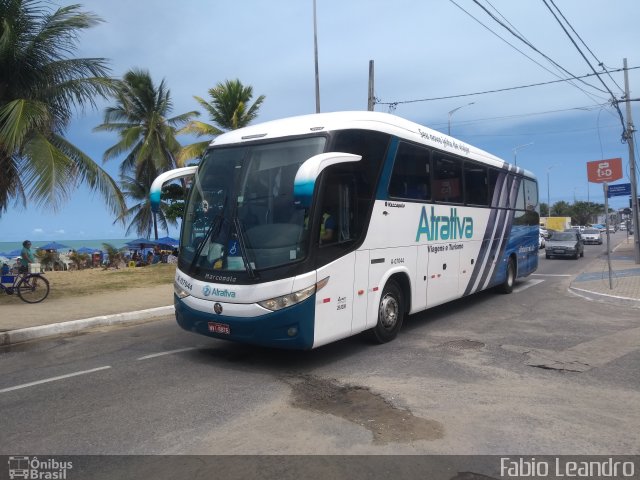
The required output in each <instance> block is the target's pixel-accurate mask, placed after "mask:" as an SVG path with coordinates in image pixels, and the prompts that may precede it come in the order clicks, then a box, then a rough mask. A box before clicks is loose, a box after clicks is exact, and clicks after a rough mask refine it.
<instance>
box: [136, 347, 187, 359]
mask: <svg viewBox="0 0 640 480" xmlns="http://www.w3.org/2000/svg"><path fill="white" fill-rule="evenodd" d="M197 348H198V347H188V348H179V349H177V350H169V351H167V352H159V353H152V354H151V355H145V356H144V357H140V358H138V359H137V360H147V359H148V358H156V357H162V356H163V355H172V354H174V353H180V352H188V351H189V350H196V349H197Z"/></svg>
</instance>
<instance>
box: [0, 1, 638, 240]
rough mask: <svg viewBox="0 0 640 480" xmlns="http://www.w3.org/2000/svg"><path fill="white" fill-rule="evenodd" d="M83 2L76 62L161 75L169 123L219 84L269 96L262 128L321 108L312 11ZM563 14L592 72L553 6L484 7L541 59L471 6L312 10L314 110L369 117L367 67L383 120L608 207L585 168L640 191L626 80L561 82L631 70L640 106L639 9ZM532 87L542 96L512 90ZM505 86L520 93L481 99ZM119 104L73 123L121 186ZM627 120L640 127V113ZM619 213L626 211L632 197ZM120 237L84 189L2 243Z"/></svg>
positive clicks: (626, 5)
mask: <svg viewBox="0 0 640 480" xmlns="http://www.w3.org/2000/svg"><path fill="white" fill-rule="evenodd" d="M77 1H78V3H81V5H82V6H83V9H84V10H86V11H90V12H93V13H95V14H97V15H98V16H100V17H101V18H102V19H103V23H101V24H99V25H98V26H96V27H93V28H91V29H89V30H86V31H84V32H83V33H82V34H81V36H80V38H79V43H78V50H77V55H76V56H78V57H103V58H107V59H108V60H109V65H110V67H111V74H112V75H113V76H114V77H122V76H123V75H124V73H125V72H126V71H128V70H130V69H132V68H141V69H146V70H148V71H149V72H150V74H151V76H152V78H153V80H154V82H156V84H158V83H159V82H160V81H161V80H163V79H164V80H165V82H166V84H167V86H168V88H169V89H170V90H171V97H172V99H173V107H174V108H173V112H172V113H173V115H178V114H181V113H184V112H188V111H191V110H199V109H200V108H199V105H198V104H197V103H196V101H195V100H194V98H193V96H194V95H197V96H200V97H203V98H208V96H207V91H208V90H209V89H210V88H212V87H214V86H215V85H216V84H217V83H219V82H224V81H225V80H227V79H229V80H230V79H236V78H237V79H239V80H240V81H241V82H242V83H243V84H244V85H251V86H252V87H253V92H254V98H255V97H257V96H258V95H265V97H266V99H265V101H264V103H263V105H262V107H261V108H260V112H259V116H258V119H257V120H256V121H255V122H254V123H258V122H262V121H268V120H274V119H278V118H284V117H288V116H293V115H301V114H308V113H314V112H315V108H316V104H315V69H314V28H313V27H314V22H313V3H314V2H313V0H269V1H267V0H235V1H233V2H231V1H216V0H184V1H182V2H174V1H167V0H136V1H134V2H132V1H126V2H125V1H124V0H110V1H104V0H84V1H83V0H77ZM554 2H555V5H557V7H558V8H559V10H560V12H561V13H562V16H564V18H566V20H568V22H569V24H570V26H571V28H572V29H573V30H574V31H575V32H577V34H578V35H579V38H578V37H577V36H576V35H575V33H573V32H571V30H569V31H570V32H571V33H572V36H573V37H574V39H575V40H576V42H577V44H578V47H580V50H581V51H582V52H583V53H584V54H585V55H586V57H587V60H588V62H587V60H585V59H584V58H583V57H582V55H581V54H580V52H579V50H578V48H577V47H576V46H575V45H574V44H573V43H572V42H571V40H570V39H569V37H568V36H567V34H566V33H565V32H564V31H563V29H562V28H561V26H560V24H559V23H558V21H557V20H556V19H555V18H554V16H553V15H552V13H551V12H550V10H549V9H548V8H547V6H546V5H545V0H519V1H517V2H514V1H513V0H478V3H480V4H482V5H484V6H485V7H486V8H487V9H488V10H489V11H490V12H492V13H493V14H494V16H496V17H497V18H498V19H501V20H502V22H503V23H504V24H506V25H508V26H509V28H510V29H511V30H512V31H513V32H517V33H518V34H519V35H520V36H521V37H523V38H525V39H526V41H527V42H528V43H529V44H530V45H531V46H533V47H534V48H535V49H537V51H538V52H540V53H538V52H536V51H535V50H534V49H532V48H531V46H528V45H526V44H525V43H523V42H522V41H521V40H519V39H518V38H516V36H515V35H514V34H512V33H510V32H509V31H508V30H507V29H505V28H503V27H502V26H500V25H499V24H498V23H497V22H496V21H495V20H494V19H492V18H491V17H490V16H489V15H488V14H487V13H486V12H485V11H484V10H483V9H482V8H480V7H479V6H478V5H477V4H476V3H475V2H474V1H473V0H429V1H424V0H394V1H393V2H391V1H389V0H387V1H382V0H349V1H344V0H316V24H317V40H318V65H319V83H320V109H321V111H322V112H330V111H339V110H366V109H367V88H368V76H369V61H370V60H373V61H374V64H375V76H374V78H375V87H374V90H375V96H376V99H377V103H376V106H375V110H376V111H382V112H390V111H391V112H392V113H394V114H395V115H398V116H400V117H404V118H407V119H409V120H412V121H414V122H417V123H420V124H422V125H425V126H427V127H430V128H433V129H435V130H438V131H441V132H444V133H446V132H447V131H448V129H449V127H450V129H451V135H452V136H454V137H456V138H458V139H460V140H462V141H465V142H467V143H469V144H472V145H475V146H477V147H479V148H482V149H484V150H486V151H488V152H490V153H492V154H494V155H497V156H499V157H501V158H503V159H505V160H507V161H511V162H514V161H515V162H517V164H518V166H521V167H524V168H526V169H527V170H530V171H531V172H533V173H534V174H535V175H536V176H537V177H538V181H539V189H540V201H541V202H545V203H546V202H548V201H550V203H551V204H554V203H555V202H557V201H560V200H564V201H567V202H569V203H572V202H574V201H587V200H588V201H593V202H598V203H604V196H603V191H602V186H601V185H597V184H589V183H588V181H587V168H586V163H587V162H588V161H593V160H600V159H609V158H617V157H619V158H622V161H623V169H624V172H625V178H623V179H621V180H619V181H618V182H616V183H628V182H629V181H630V180H629V176H628V175H629V163H628V160H629V152H628V146H627V144H626V143H622V142H621V135H622V131H623V127H622V123H621V119H620V117H619V115H618V113H617V112H616V110H615V109H614V108H613V107H611V105H610V100H611V98H612V95H611V93H613V96H614V97H615V98H616V99H620V98H622V95H623V91H622V89H623V88H624V77H623V73H622V72H621V71H620V72H615V73H611V76H610V77H609V76H608V75H603V76H601V77H600V78H601V79H602V81H603V82H605V83H606V88H608V89H609V90H611V93H609V92H608V91H607V90H606V89H605V86H604V85H603V84H602V83H601V82H600V80H599V79H598V78H597V77H595V76H592V77H589V78H585V79H584V81H585V82H588V83H589V84H590V85H591V86H589V85H585V84H583V83H581V82H580V81H578V80H574V81H573V82H571V83H569V82H565V81H557V80H560V79H566V78H569V77H571V76H582V75H586V74H590V73H593V70H592V67H593V68H595V69H596V71H598V72H601V70H602V67H599V66H598V64H600V63H601V64H602V65H603V66H604V67H605V68H607V69H609V70H617V69H621V68H622V63H623V58H627V62H628V67H629V69H630V70H629V72H628V73H629V85H630V92H631V94H630V97H631V98H638V97H640V68H638V67H640V54H639V53H637V52H638V46H639V45H640V29H639V28H638V27H637V22H638V19H640V2H638V1H637V0H614V1H608V0H553V1H552V0H546V3H547V4H548V5H549V6H551V7H553V5H554ZM70 3H72V2H66V1H60V0H51V1H50V2H49V4H50V5H51V6H52V7H53V8H57V7H59V6H65V5H68V4H70ZM73 3H75V2H73ZM556 14H557V15H558V13H557V11H556ZM567 28H568V29H569V27H567ZM585 45H586V46H585ZM542 54H543V55H544V56H543V55H542ZM634 54H635V57H634ZM545 56H546V57H547V58H549V59H552V60H553V61H554V62H555V63H556V64H557V65H559V66H560V67H562V68H563V69H564V70H560V69H559V68H558V67H557V66H554V65H553V64H552V63H551V62H550V61H549V60H548V59H547V58H545ZM590 65H591V66H590ZM547 82H554V83H547ZM538 83H547V84H546V85H541V86H535V87H529V88H514V87H522V86H526V85H531V84H538ZM503 89H510V90H507V91H503V92H494V93H482V92H489V91H494V90H503ZM441 97H448V98H443V99H442V98H441ZM434 98H441V99H439V100H430V99H434ZM110 104H112V102H110V101H109V100H105V101H100V102H99V105H98V109H97V110H95V111H94V110H87V111H84V112H77V115H76V117H75V118H74V121H73V122H72V123H71V125H70V126H69V129H68V131H67V138H68V139H69V140H70V141H71V142H73V143H74V144H75V145H76V146H78V147H79V148H81V149H82V150H83V151H84V152H85V153H87V154H88V155H89V156H91V157H92V158H93V159H94V160H96V161H97V162H99V163H100V164H102V165H103V167H104V168H105V169H106V170H107V172H109V174H111V175H112V176H113V177H114V178H116V179H117V178H118V167H119V159H113V160H109V161H108V162H107V163H104V164H103V163H102V156H103V153H104V151H105V150H106V149H107V148H109V147H110V146H111V145H113V144H115V143H116V142H117V137H116V136H115V135H114V134H112V133H107V132H93V129H94V127H96V126H97V125H99V124H100V123H102V119H103V115H104V109H105V108H106V107H107V106H108V105H110ZM459 107H460V108H459ZM621 108H622V112H623V114H624V121H625V122H626V113H625V109H624V104H621ZM454 109H457V110H455V112H453V113H451V112H452V111H453V110H454ZM200 110H201V109H200ZM632 116H633V117H634V118H636V119H638V118H640V111H638V102H632ZM201 120H203V121H207V122H208V121H209V119H208V118H207V117H206V116H205V115H203V116H202V117H201ZM638 121H640V120H636V122H638ZM181 140H182V141H183V143H185V144H188V143H191V142H192V141H193V139H192V138H187V137H183V138H181ZM636 156H638V154H637V152H636ZM637 163H640V162H638V160H637ZM609 204H610V206H611V207H612V208H615V209H617V208H623V207H625V206H628V197H614V198H612V199H610V202H609ZM125 230H126V226H124V227H123V226H122V225H120V224H114V217H113V215H112V214H111V213H110V212H109V210H108V209H107V208H106V207H105V205H104V202H103V200H102V198H101V197H100V195H98V194H96V193H92V192H91V191H89V190H88V189H87V188H86V187H84V186H80V187H79V188H78V189H77V190H76V191H75V192H74V193H73V194H72V196H71V198H70V199H69V200H68V201H67V202H66V203H65V204H63V205H62V206H61V207H60V208H59V209H58V210H57V211H52V210H50V209H36V208H34V207H27V208H21V207H10V209H9V211H8V212H7V213H4V214H2V216H0V241H4V242H6V241H22V240H24V239H25V238H29V239H31V240H32V241H40V240H46V241H49V240H65V239H66V240H75V239H78V240H82V239H109V238H114V239H115V238H125V237H129V238H134V237H136V236H137V235H136V234H135V231H133V232H132V233H130V234H129V235H126V234H125ZM178 232H179V230H178V228H177V227H176V228H170V230H169V232H168V234H170V235H171V236H174V237H175V236H177V235H178ZM165 233H167V232H160V233H159V235H160V236H163V235H164V234H165Z"/></svg>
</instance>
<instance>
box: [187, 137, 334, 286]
mask: <svg viewBox="0 0 640 480" xmlns="http://www.w3.org/2000/svg"><path fill="white" fill-rule="evenodd" d="M325 140H326V139H325V137H322V136H318V137H306V138H301V139H294V140H284V141H279V142H272V143H262V144H243V145H237V146H231V147H224V146H221V147H213V148H211V149H209V150H208V151H207V153H206V154H205V156H204V158H203V159H202V162H201V164H200V167H199V168H198V172H197V174H196V176H195V178H194V180H193V185H192V187H191V193H190V196H189V200H188V202H187V205H186V207H185V216H184V224H183V228H182V237H181V241H180V245H181V246H182V248H181V251H180V264H181V265H182V266H187V267H189V268H188V269H187V271H188V272H193V271H214V272H230V271H233V272H237V271H246V272H248V273H249V274H252V273H253V272H254V271H256V270H260V269H265V268H271V267H276V266H282V265H286V264H288V263H292V262H296V261H299V260H300V259H302V258H304V257H305V256H306V254H307V240H306V235H305V232H306V229H305V224H306V221H305V215H306V212H305V210H304V209H302V208H300V207H298V206H296V205H295V204H294V201H293V200H294V199H293V183H294V178H295V175H296V173H297V171H298V168H299V167H300V165H302V163H304V161H305V160H307V159H308V158H310V157H312V156H314V155H317V154H319V153H322V152H323V149H324V146H325Z"/></svg>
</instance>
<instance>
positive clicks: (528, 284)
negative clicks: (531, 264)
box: [513, 280, 544, 293]
mask: <svg viewBox="0 0 640 480" xmlns="http://www.w3.org/2000/svg"><path fill="white" fill-rule="evenodd" d="M542 282H544V280H527V281H526V282H524V283H521V284H519V285H518V286H516V287H514V289H513V291H514V292H515V293H518V292H521V291H523V290H526V289H527V288H529V287H535V286H536V285H538V284H539V283H542Z"/></svg>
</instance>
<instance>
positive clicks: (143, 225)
mask: <svg viewBox="0 0 640 480" xmlns="http://www.w3.org/2000/svg"><path fill="white" fill-rule="evenodd" d="M156 176H157V171H156V170H155V169H154V168H153V166H152V165H150V164H147V169H146V170H142V171H140V172H137V174H136V175H122V176H121V185H122V191H123V192H124V195H125V196H126V197H127V198H128V199H129V200H133V201H135V202H136V203H135V204H134V205H133V206H132V207H130V208H128V209H127V210H126V211H125V212H124V213H123V214H122V216H121V217H120V218H118V219H116V222H117V221H118V220H122V221H126V220H129V219H130V220H131V222H130V223H129V226H128V227H127V231H126V235H129V233H130V232H131V231H132V230H135V232H136V235H137V236H139V237H146V238H149V237H150V236H151V232H153V234H154V238H155V239H156V240H157V239H158V223H159V224H160V227H161V228H162V229H163V230H165V231H166V232H167V234H168V232H169V229H168V228H167V225H168V224H171V225H176V223H177V222H176V220H175V218H171V217H169V216H167V208H168V205H167V204H166V203H165V202H162V203H161V204H160V210H159V211H158V212H157V213H154V212H153V211H152V210H151V202H150V199H149V190H150V188H151V184H152V183H153V180H154V179H155V178H156Z"/></svg>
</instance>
